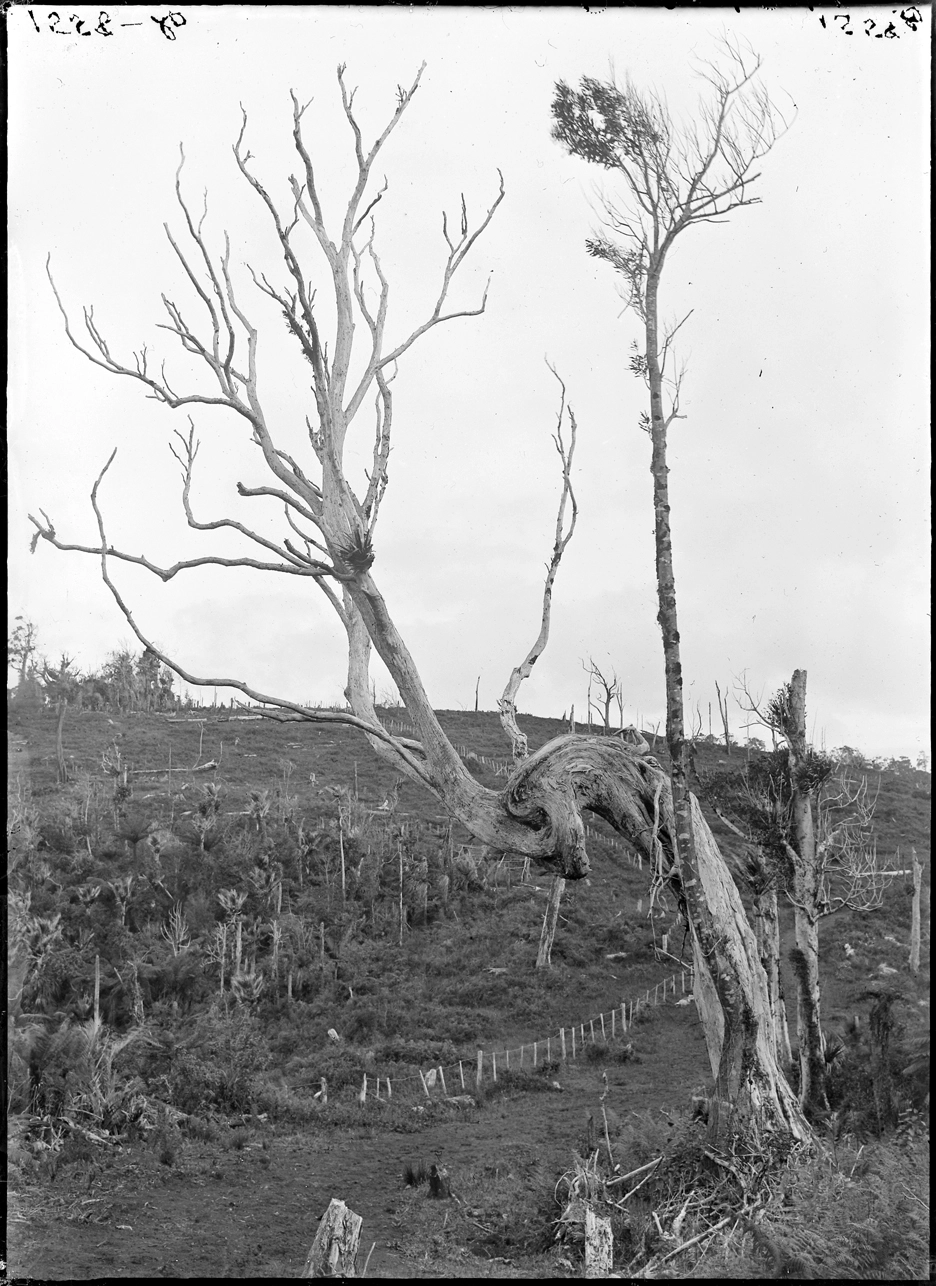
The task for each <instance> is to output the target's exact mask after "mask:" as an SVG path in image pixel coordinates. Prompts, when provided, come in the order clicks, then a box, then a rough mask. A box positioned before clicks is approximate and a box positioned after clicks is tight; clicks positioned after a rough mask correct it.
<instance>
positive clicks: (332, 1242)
mask: <svg viewBox="0 0 936 1286" xmlns="http://www.w3.org/2000/svg"><path fill="white" fill-rule="evenodd" d="M362 1223H363V1220H362V1219H361V1216H360V1215H356V1214H355V1213H354V1211H353V1210H349V1209H348V1207H347V1206H346V1205H345V1203H344V1202H343V1201H339V1200H338V1198H337V1197H332V1199H331V1201H330V1202H329V1203H328V1209H327V1210H326V1211H325V1213H324V1214H323V1215H322V1218H321V1222H320V1223H319V1226H318V1231H317V1232H316V1234H315V1240H314V1241H313V1242H312V1249H311V1250H310V1251H309V1255H308V1258H307V1259H306V1262H305V1268H303V1270H302V1274H301V1276H303V1277H355V1276H357V1274H356V1272H355V1266H354V1261H355V1259H356V1257H357V1251H358V1242H359V1241H360V1240H361V1224H362Z"/></svg>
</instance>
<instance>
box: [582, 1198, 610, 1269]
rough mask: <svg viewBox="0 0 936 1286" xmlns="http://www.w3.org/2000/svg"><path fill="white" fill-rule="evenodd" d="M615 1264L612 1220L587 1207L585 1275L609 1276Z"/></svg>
mask: <svg viewBox="0 0 936 1286" xmlns="http://www.w3.org/2000/svg"><path fill="white" fill-rule="evenodd" d="M613 1266H614V1238H613V1236H612V1233H611V1220H610V1219H605V1218H602V1216H601V1215H596V1214H595V1212H594V1210H592V1208H591V1206H588V1205H586V1207H585V1277H586V1279H589V1278H596V1277H597V1278H607V1277H610V1276H611V1275H612V1273H611V1270H612V1268H613Z"/></svg>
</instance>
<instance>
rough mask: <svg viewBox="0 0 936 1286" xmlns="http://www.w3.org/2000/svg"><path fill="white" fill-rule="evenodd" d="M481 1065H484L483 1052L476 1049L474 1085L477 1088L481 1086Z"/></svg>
mask: <svg viewBox="0 0 936 1286" xmlns="http://www.w3.org/2000/svg"><path fill="white" fill-rule="evenodd" d="M483 1066H484V1054H483V1053H482V1051H481V1050H480V1049H479V1050H478V1071H477V1074H476V1076H475V1087H476V1088H477V1089H480V1088H481V1072H482V1069H483Z"/></svg>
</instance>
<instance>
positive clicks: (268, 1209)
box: [8, 1005, 706, 1281]
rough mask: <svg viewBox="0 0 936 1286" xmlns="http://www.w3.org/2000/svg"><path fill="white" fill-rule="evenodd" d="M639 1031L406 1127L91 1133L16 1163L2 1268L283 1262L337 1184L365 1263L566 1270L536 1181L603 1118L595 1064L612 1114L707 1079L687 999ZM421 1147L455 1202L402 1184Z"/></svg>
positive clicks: (261, 1266)
mask: <svg viewBox="0 0 936 1286" xmlns="http://www.w3.org/2000/svg"><path fill="white" fill-rule="evenodd" d="M634 1043H635V1045H636V1047H637V1049H638V1053H639V1057H640V1060H641V1061H639V1062H630V1063H625V1064H621V1063H616V1062H609V1063H608V1064H607V1065H603V1064H602V1063H601V1062H591V1061H587V1062H581V1063H575V1064H573V1063H569V1064H567V1065H566V1066H565V1067H564V1068H563V1069H562V1070H561V1071H560V1072H559V1073H558V1079H559V1083H560V1084H561V1086H562V1089H561V1091H556V1092H552V1093H544V1092H540V1093H524V1094H517V1095H514V1096H512V1097H506V1096H505V1097H500V1098H496V1099H493V1100H492V1101H491V1102H490V1103H489V1104H488V1105H486V1106H485V1107H483V1108H482V1109H480V1110H477V1111H471V1112H469V1114H468V1115H467V1116H466V1117H459V1116H457V1115H455V1116H449V1117H448V1118H447V1119H444V1120H441V1119H440V1120H439V1121H438V1123H436V1122H435V1121H433V1122H432V1123H429V1124H427V1125H426V1127H425V1128H423V1129H421V1130H420V1131H419V1132H418V1133H406V1134H403V1133H399V1132H395V1131H388V1130H385V1129H381V1128H379V1127H378V1126H374V1127H365V1128H361V1129H356V1130H353V1131H348V1130H345V1131H337V1130H336V1131H327V1132H322V1131H321V1130H316V1131H314V1132H309V1133H292V1134H283V1133H276V1134H273V1133H272V1132H271V1133H270V1134H269V1135H264V1134H263V1133H262V1131H260V1130H257V1131H253V1132H251V1136H250V1139H249V1141H248V1143H247V1145H246V1146H245V1147H243V1148H242V1149H240V1150H237V1149H233V1148H228V1149H226V1150H225V1149H223V1148H222V1147H219V1146H218V1145H217V1144H208V1143H202V1142H199V1141H195V1140H191V1139H189V1140H186V1141H185V1142H184V1143H183V1144H182V1146H181V1148H180V1151H179V1153H178V1155H177V1157H176V1160H175V1163H174V1164H173V1165H172V1166H167V1165H165V1164H162V1163H161V1162H160V1160H159V1159H158V1157H157V1155H156V1154H155V1152H154V1150H153V1149H152V1148H151V1147H148V1146H146V1145H145V1144H143V1143H140V1144H135V1145H133V1146H125V1147H121V1148H116V1147H106V1146H101V1147H100V1148H98V1149H96V1150H95V1154H94V1156H93V1157H92V1158H91V1159H90V1160H83V1161H79V1162H75V1163H73V1164H61V1163H60V1164H59V1166H58V1169H57V1171H56V1172H55V1175H54V1178H53V1177H52V1174H51V1171H50V1170H49V1169H48V1167H46V1166H43V1167H39V1166H37V1165H36V1163H35V1162H28V1163H27V1164H25V1165H24V1166H16V1165H14V1166H13V1167H11V1171H10V1174H11V1185H10V1188H11V1190H10V1194H9V1213H8V1265H9V1267H8V1271H9V1274H10V1277H11V1279H19V1280H24V1279H38V1280H40V1281H42V1280H45V1281H61V1280H68V1279H72V1280H89V1279H92V1278H102V1277H107V1278H111V1277H154V1276H164V1277H279V1276H285V1277H296V1276H298V1275H299V1273H300V1272H301V1270H302V1266H303V1264H304V1262H305V1257H306V1254H307V1253H308V1249H309V1246H310V1244H311V1242H312V1238H313V1236H314V1233H315V1228H316V1226H317V1223H318V1220H319V1219H320V1218H321V1215H322V1214H323V1213H324V1211H325V1209H326V1207H327V1205H328V1203H329V1201H330V1200H331V1198H332V1197H340V1198H341V1199H342V1200H344V1201H346V1202H347V1203H348V1205H349V1206H350V1207H351V1209H353V1210H355V1211H356V1212H357V1213H358V1214H359V1215H361V1216H362V1218H363V1221H364V1223H363V1228H362V1236H361V1247H362V1255H363V1254H366V1252H367V1250H368V1249H369V1248H370V1246H371V1243H376V1244H375V1246H374V1250H373V1254H372V1256H371V1259H370V1263H369V1265H368V1269H367V1275H368V1276H369V1277H397V1278H415V1277H440V1276H441V1277H477V1276H513V1277H550V1276H561V1275H565V1274H566V1272H567V1271H568V1270H567V1269H566V1268H565V1266H564V1264H563V1262H562V1259H563V1255H564V1254H565V1253H567V1252H563V1251H561V1250H560V1249H559V1248H558V1247H556V1248H550V1247H549V1232H548V1223H549V1217H550V1215H549V1211H548V1193H549V1192H550V1191H551V1189H552V1185H553V1184H554V1183H555V1181H556V1180H557V1179H558V1177H559V1176H560V1174H561V1173H562V1171H563V1170H565V1169H567V1168H568V1167H569V1166H570V1165H571V1160H572V1150H573V1149H575V1148H578V1149H582V1148H583V1147H584V1146H585V1137H586V1118H587V1115H588V1113H589V1112H592V1113H594V1115H595V1117H596V1119H597V1120H598V1121H599V1128H600V1122H601V1116H600V1107H599V1094H600V1093H601V1090H602V1088H603V1086H602V1081H601V1073H602V1071H603V1070H606V1071H607V1074H608V1081H609V1084H610V1092H609V1094H608V1096H607V1098H606V1099H605V1105H606V1107H608V1108H610V1110H611V1113H612V1116H611V1120H612V1129H613V1124H614V1116H615V1114H616V1116H617V1117H618V1118H620V1120H621V1121H622V1122H626V1120H627V1118H628V1116H629V1114H630V1113H632V1112H646V1111H648V1110H650V1111H652V1112H654V1113H657V1112H658V1110H659V1109H660V1108H664V1109H666V1108H668V1109H672V1108H673V1107H674V1106H676V1105H677V1104H679V1103H682V1104H685V1101H686V1096H687V1094H688V1091H689V1090H690V1088H691V1087H692V1086H693V1085H695V1084H697V1083H700V1082H701V1081H702V1080H703V1079H704V1078H705V1074H706V1058H705V1047H704V1041H703V1037H702V1032H701V1029H700V1027H699V1024H698V1021H697V1019H696V1017H695V1012H694V1008H693V1007H691V1006H690V1007H688V1008H676V1007H675V1006H672V1005H668V1006H667V1007H666V1008H665V1009H662V1008H661V1009H660V1010H657V1011H655V1014H654V1018H653V1021H652V1022H651V1023H650V1024H649V1025H648V1026H647V1027H645V1028H637V1029H636V1033H635V1036H634ZM414 1112H415V1108H414ZM661 1119H662V1118H661ZM433 1160H438V1161H440V1162H441V1163H443V1164H444V1165H445V1166H446V1167H447V1168H448V1171H449V1174H450V1177H451V1180H452V1189H453V1192H454V1194H455V1196H454V1199H453V1200H452V1201H450V1202H449V1201H441V1202H436V1201H431V1200H430V1199H429V1198H428V1197H427V1196H426V1195H425V1194H426V1189H425V1188H420V1189H419V1190H418V1191H416V1192H413V1190H411V1189H407V1188H406V1187H405V1186H404V1184H403V1179H402V1172H403V1169H404V1166H405V1165H406V1164H407V1163H415V1162H419V1161H424V1162H426V1163H428V1162H431V1161H433ZM505 1189H506V1190H507V1191H510V1192H513V1193H515V1194H517V1197H518V1201H519V1206H520V1207H522V1208H523V1209H524V1210H525V1211H527V1213H528V1214H529V1215H530V1216H531V1217H530V1218H528V1219H524V1220H521V1221H520V1222H521V1223H525V1224H526V1225H527V1226H525V1227H520V1226H512V1227H508V1226H506V1221H504V1220H503V1217H502V1215H500V1214H499V1212H497V1211H496V1210H494V1209H493V1208H492V1207H491V1205H490V1203H488V1204H485V1200H484V1193H485V1191H486V1190H487V1191H489V1192H494V1191H495V1190H496V1191H503V1190H505ZM524 1190H525V1191H526V1192H527V1194H528V1199H527V1200H526V1202H525V1204H524V1202H523V1200H522V1192H523V1191H524ZM544 1199H546V1200H544ZM515 1214H516V1211H515V1212H514V1216H512V1217H515ZM555 1214H558V1210H557V1211H555V1212H554V1213H553V1216H552V1217H555ZM498 1218H500V1220H501V1222H500V1226H498ZM537 1243H539V1245H537Z"/></svg>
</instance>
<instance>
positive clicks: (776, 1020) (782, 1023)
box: [754, 885, 793, 1075]
mask: <svg viewBox="0 0 936 1286" xmlns="http://www.w3.org/2000/svg"><path fill="white" fill-rule="evenodd" d="M754 938H755V940H756V942H757V954H758V956H759V957H760V962H761V964H762V965H763V967H764V973H765V974H766V975H767V994H768V996H769V998H770V1012H771V1014H772V1015H773V1024H774V1033H775V1036H776V1051H777V1062H778V1063H779V1064H780V1066H781V1067H782V1069H783V1071H784V1073H785V1074H786V1075H789V1072H790V1068H791V1067H792V1066H793V1053H792V1050H791V1048H790V1029H789V1026H788V1024H787V1014H786V1004H785V1003H784V999H783V982H782V980H781V977H780V915H779V909H778V906H777V888H776V885H771V886H770V887H769V888H767V889H764V890H763V891H760V892H757V891H755V894H754Z"/></svg>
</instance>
